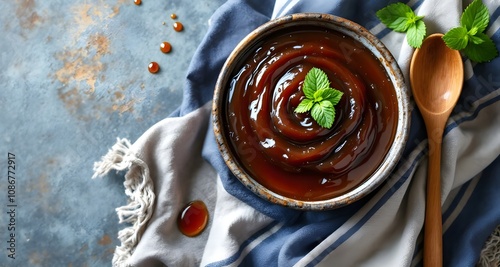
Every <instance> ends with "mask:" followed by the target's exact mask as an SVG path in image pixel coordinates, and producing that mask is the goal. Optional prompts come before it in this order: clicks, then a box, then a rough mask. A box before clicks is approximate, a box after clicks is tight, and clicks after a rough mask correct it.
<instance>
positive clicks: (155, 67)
mask: <svg viewBox="0 0 500 267" xmlns="http://www.w3.org/2000/svg"><path fill="white" fill-rule="evenodd" d="M148 70H149V72H151V73H157V72H158V71H159V70H160V65H158V63H157V62H154V61H153V62H151V63H149V66H148Z"/></svg>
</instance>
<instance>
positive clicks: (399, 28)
mask: <svg viewBox="0 0 500 267" xmlns="http://www.w3.org/2000/svg"><path fill="white" fill-rule="evenodd" d="M408 13H411V14H414V13H413V10H411V8H410V7H409V6H407V5H405V4H403V3H394V4H390V5H388V6H386V7H384V8H382V9H380V10H379V11H377V13H376V15H377V17H378V18H379V19H380V21H381V22H382V23H384V24H385V25H386V26H387V27H388V28H389V29H391V30H394V31H396V32H406V30H408V27H409V26H411V25H409V24H408V23H407V22H408V15H407V14H408Z"/></svg>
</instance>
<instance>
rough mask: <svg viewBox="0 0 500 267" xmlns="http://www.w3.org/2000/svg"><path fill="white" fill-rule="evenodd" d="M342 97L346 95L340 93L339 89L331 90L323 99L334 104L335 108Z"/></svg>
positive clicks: (327, 91)
mask: <svg viewBox="0 0 500 267" xmlns="http://www.w3.org/2000/svg"><path fill="white" fill-rule="evenodd" d="M342 95H344V93H342V92H341V91H339V90H337V89H333V88H329V89H328V90H326V91H325V93H324V94H323V99H325V100H328V101H330V102H332V104H333V105H334V106H335V105H337V104H338V103H339V102H340V99H341V98H342Z"/></svg>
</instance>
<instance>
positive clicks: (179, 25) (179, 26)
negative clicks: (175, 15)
mask: <svg viewBox="0 0 500 267" xmlns="http://www.w3.org/2000/svg"><path fill="white" fill-rule="evenodd" d="M183 29H184V25H182V23H180V22H178V21H177V22H175V23H174V30H175V31H176V32H180V31H182V30H183Z"/></svg>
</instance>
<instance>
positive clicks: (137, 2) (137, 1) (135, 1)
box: [134, 0, 142, 5]
mask: <svg viewBox="0 0 500 267" xmlns="http://www.w3.org/2000/svg"><path fill="white" fill-rule="evenodd" d="M141 3H142V1H141V0H134V4H136V5H140V4H141Z"/></svg>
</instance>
